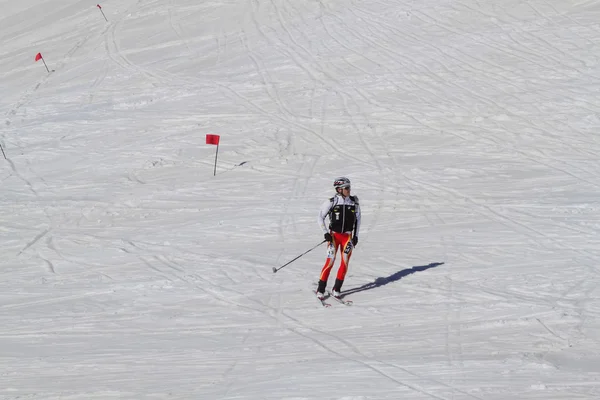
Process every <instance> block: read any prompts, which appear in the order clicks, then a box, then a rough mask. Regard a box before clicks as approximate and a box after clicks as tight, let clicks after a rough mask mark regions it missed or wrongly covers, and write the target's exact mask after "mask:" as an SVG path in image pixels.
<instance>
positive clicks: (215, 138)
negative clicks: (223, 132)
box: [206, 134, 221, 146]
mask: <svg viewBox="0 0 600 400" xmlns="http://www.w3.org/2000/svg"><path fill="white" fill-rule="evenodd" d="M219 139H221V136H219V135H210V134H207V135H206V144H216V145H217V146H218V145H219Z"/></svg>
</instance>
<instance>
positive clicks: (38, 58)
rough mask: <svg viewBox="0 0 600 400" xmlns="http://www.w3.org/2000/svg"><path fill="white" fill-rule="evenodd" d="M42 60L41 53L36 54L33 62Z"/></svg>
mask: <svg viewBox="0 0 600 400" xmlns="http://www.w3.org/2000/svg"><path fill="white" fill-rule="evenodd" d="M41 59H42V53H37V54H36V55H35V61H40V60H41Z"/></svg>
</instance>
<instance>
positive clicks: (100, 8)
mask: <svg viewBox="0 0 600 400" xmlns="http://www.w3.org/2000/svg"><path fill="white" fill-rule="evenodd" d="M96 7H98V9H99V10H100V12H101V13H102V16H103V17H104V20H105V21H106V22H108V19H106V15H104V11H102V7H100V4H96Z"/></svg>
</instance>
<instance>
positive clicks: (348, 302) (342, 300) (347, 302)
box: [328, 292, 353, 306]
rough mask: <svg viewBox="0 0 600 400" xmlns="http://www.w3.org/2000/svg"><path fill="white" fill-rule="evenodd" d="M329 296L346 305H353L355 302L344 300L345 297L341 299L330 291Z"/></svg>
mask: <svg viewBox="0 0 600 400" xmlns="http://www.w3.org/2000/svg"><path fill="white" fill-rule="evenodd" d="M328 297H331V298H332V299H334V300H335V301H337V302H338V303H340V304H343V305H345V306H351V305H352V304H353V303H352V300H344V299H341V298H339V297H335V296H332V295H331V293H329V292H328Z"/></svg>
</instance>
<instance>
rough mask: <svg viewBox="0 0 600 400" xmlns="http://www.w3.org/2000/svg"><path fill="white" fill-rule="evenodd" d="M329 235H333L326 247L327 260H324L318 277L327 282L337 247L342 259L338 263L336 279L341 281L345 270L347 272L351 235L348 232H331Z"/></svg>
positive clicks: (350, 250) (350, 253) (350, 251)
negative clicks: (331, 240)
mask: <svg viewBox="0 0 600 400" xmlns="http://www.w3.org/2000/svg"><path fill="white" fill-rule="evenodd" d="M331 236H333V242H332V243H329V246H328V247H327V261H325V265H324V266H323V269H322V270H321V277H320V278H319V279H320V280H322V281H325V282H327V279H329V273H330V272H331V269H332V268H333V264H334V263H335V257H336V255H337V252H338V249H339V250H340V253H341V255H342V261H341V263H340V268H339V269H338V273H337V279H339V280H341V281H343V280H344V277H345V276H346V272H348V263H349V262H350V256H351V255H352V235H351V234H349V233H337V232H331Z"/></svg>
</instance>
